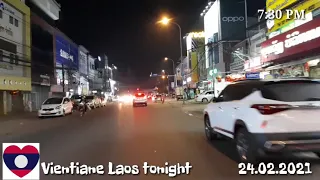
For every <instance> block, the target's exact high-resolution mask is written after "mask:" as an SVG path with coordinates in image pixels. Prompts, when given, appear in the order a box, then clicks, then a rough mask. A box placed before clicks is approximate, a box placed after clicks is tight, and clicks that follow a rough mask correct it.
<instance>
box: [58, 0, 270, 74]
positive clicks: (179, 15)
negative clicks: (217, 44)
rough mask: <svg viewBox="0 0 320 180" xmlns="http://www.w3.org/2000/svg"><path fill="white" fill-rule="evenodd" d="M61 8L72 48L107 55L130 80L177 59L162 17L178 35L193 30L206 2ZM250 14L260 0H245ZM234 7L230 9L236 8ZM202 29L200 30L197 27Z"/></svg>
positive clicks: (67, 2)
mask: <svg viewBox="0 0 320 180" xmlns="http://www.w3.org/2000/svg"><path fill="white" fill-rule="evenodd" d="M57 1H58V2H59V3H60V4H61V6H62V12H61V18H60V22H59V28H60V29H61V30H62V31H63V32H65V33H66V34H67V35H68V36H69V37H70V38H71V39H73V40H74V41H75V43H77V44H81V45H83V46H85V47H86V48H87V49H88V50H89V51H90V52H92V53H93V54H94V55H96V56H97V55H98V54H99V53H106V54H107V56H108V57H109V60H110V61H111V63H114V64H115V65H117V66H118V67H120V68H121V70H122V71H124V70H125V69H126V68H127V67H130V68H131V70H132V72H133V73H134V76H136V77H148V76H149V74H150V72H151V71H152V72H160V71H161V69H163V68H166V69H168V70H171V69H172V68H170V67H172V64H169V63H165V62H163V58H164V57H166V56H168V57H170V58H172V59H175V60H177V59H178V57H179V56H180V53H179V52H180V51H179V31H178V29H177V27H176V26H173V25H171V26H168V27H161V26H160V25H157V24H155V22H156V21H157V20H158V19H159V18H160V17H161V16H162V15H168V16H169V17H172V18H174V20H175V21H176V22H177V23H179V24H180V25H181V27H182V31H183V33H184V34H185V33H187V32H190V31H195V30H197V29H195V25H196V24H197V23H199V22H200V23H201V21H200V20H201V17H200V13H201V11H202V10H203V9H204V7H205V6H206V4H207V2H208V0H136V1H125V0H122V1H120V0H117V1H116V0H113V1H111V0H90V1H89V0H87V1H81V0H57ZM247 1H248V6H249V7H248V10H249V15H250V14H255V12H257V9H258V8H263V7H264V5H265V0H247ZM236 7H237V6H234V7H230V8H236ZM200 30H201V29H200Z"/></svg>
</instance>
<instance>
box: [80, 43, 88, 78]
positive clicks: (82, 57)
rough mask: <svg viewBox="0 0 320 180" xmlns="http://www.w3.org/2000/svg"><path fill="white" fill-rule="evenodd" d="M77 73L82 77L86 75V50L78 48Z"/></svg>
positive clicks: (81, 47)
mask: <svg viewBox="0 0 320 180" xmlns="http://www.w3.org/2000/svg"><path fill="white" fill-rule="evenodd" d="M79 72H80V73H81V74H82V75H85V76H86V75H87V74H88V50H86V49H85V48H84V47H83V46H79Z"/></svg>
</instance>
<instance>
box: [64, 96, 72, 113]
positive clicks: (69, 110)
mask: <svg viewBox="0 0 320 180" xmlns="http://www.w3.org/2000/svg"><path fill="white" fill-rule="evenodd" d="M66 99H67V102H68V103H67V107H68V112H69V113H71V112H72V109H73V104H72V101H71V99H69V98H66Z"/></svg>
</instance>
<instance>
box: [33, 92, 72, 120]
mask: <svg viewBox="0 0 320 180" xmlns="http://www.w3.org/2000/svg"><path fill="white" fill-rule="evenodd" d="M72 109H73V104H72V101H71V100H70V99H69V98H66V97H64V98H62V97H61V98H59V97H53V98H48V99H47V100H45V101H44V102H43V104H42V105H41V109H40V110H39V111H38V117H40V118H41V117H50V116H65V115H66V114H71V113H72Z"/></svg>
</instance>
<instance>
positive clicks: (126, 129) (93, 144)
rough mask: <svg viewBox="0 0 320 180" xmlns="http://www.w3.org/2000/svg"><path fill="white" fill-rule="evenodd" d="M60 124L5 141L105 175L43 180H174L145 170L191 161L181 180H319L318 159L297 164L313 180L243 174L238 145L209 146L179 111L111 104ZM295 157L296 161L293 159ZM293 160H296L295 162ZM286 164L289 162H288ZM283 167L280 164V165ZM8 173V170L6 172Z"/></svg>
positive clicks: (199, 127) (196, 124) (197, 125)
mask: <svg viewBox="0 0 320 180" xmlns="http://www.w3.org/2000/svg"><path fill="white" fill-rule="evenodd" d="M43 121H48V122H49V121H57V122H59V126H53V127H52V128H47V129H45V130H44V131H37V132H34V133H28V134H25V135H23V136H11V137H7V139H6V140H5V142H29V143H30V142H39V143H41V144H40V146H41V162H46V163H49V162H54V163H55V164H59V165H63V166H69V165H70V162H80V163H81V164H86V165H90V166H97V165H104V167H105V172H106V174H105V175H90V176H72V175H63V176H54V175H49V176H46V175H43V174H42V175H41V179H42V180H56V179H57V180H79V179H84V178H86V179H90V180H100V179H101V180H105V179H119V180H121V179H123V180H128V179H130V180H135V179H139V180H143V179H148V180H157V179H159V180H160V179H169V177H168V175H144V174H143V169H142V165H143V163H144V162H148V164H150V165H156V166H164V164H165V162H169V163H170V164H171V165H174V164H176V163H180V164H185V163H186V162H190V164H191V166H192V169H191V171H190V174H188V175H178V176H176V177H175V179H181V180H189V179H190V180H197V179H199V180H213V179H214V180H219V179H221V180H226V179H228V180H229V179H230V180H237V179H272V180H274V179H299V180H300V179H302V178H303V179H305V180H306V179H308V180H311V179H317V180H318V179H319V177H320V176H319V175H320V165H319V160H318V159H314V158H312V157H307V156H305V157H303V158H297V159H295V161H302V160H306V161H309V162H311V170H312V171H313V174H312V175H307V176H285V175H275V176H266V175H262V176H258V175H254V176H250V175H242V176H240V175H238V174H239V169H238V163H237V162H236V161H235V159H236V158H235V157H236V156H235V152H234V145H233V144H232V143H230V142H228V141H225V140H219V141H217V142H214V143H208V142H207V141H206V140H205V137H204V132H203V122H202V121H201V119H199V118H198V117H196V116H192V115H189V114H186V113H185V112H183V111H181V109H180V108H179V107H178V106H172V105H170V104H149V105H148V107H136V108H133V107H132V105H130V104H129V105H124V104H122V105H120V104H117V103H114V104H110V105H108V106H107V107H104V108H100V109H96V110H93V111H90V112H89V113H88V114H86V115H85V116H84V117H80V116H79V115H78V114H73V115H71V116H67V117H63V118H53V119H45V120H43ZM290 158H292V157H290ZM290 158H289V159H288V160H287V161H290V160H291V159H290ZM287 161H286V162H287ZM109 162H112V163H113V165H114V166H116V165H119V164H122V165H130V166H131V165H139V167H140V174H139V175H123V176H114V175H108V174H107V173H108V163H109ZM276 162H278V161H276ZM1 169H2V167H1Z"/></svg>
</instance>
